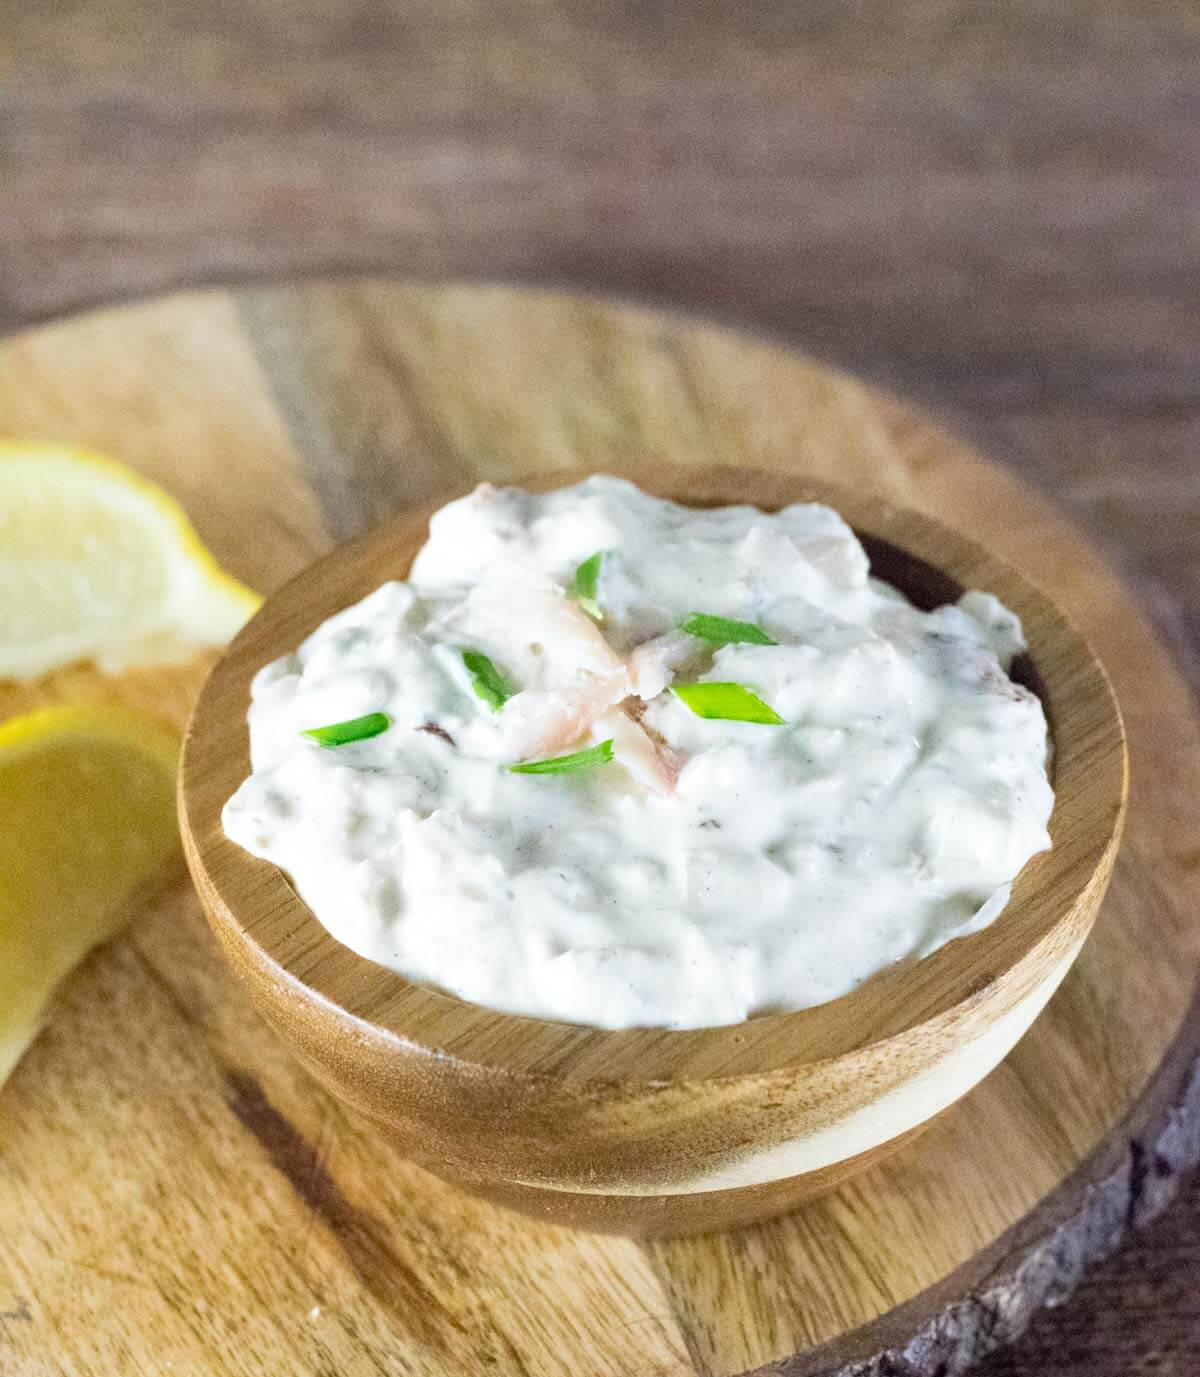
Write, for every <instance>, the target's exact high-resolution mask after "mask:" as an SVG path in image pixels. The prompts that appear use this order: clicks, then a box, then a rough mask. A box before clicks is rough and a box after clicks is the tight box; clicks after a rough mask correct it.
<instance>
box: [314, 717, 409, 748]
mask: <svg viewBox="0 0 1200 1377" xmlns="http://www.w3.org/2000/svg"><path fill="white" fill-rule="evenodd" d="M391 725H392V719H391V718H390V717H389V716H388V715H387V713H386V712H369V713H367V715H366V716H365V717H352V718H350V720H349V721H348V722H331V723H330V724H329V726H328V727H309V729H308V730H307V731H303V732H301V733H300V735H301V736H307V737H308V739H309V740H310V741H315V742H316V743H317V745H318V746H348V745H349V744H350V742H351V741H366V740H367V739H368V737H372V736H378V735H379V733H380V732H385V731H387V729H388V728H389V727H390V726H391Z"/></svg>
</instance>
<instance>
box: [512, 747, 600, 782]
mask: <svg viewBox="0 0 1200 1377" xmlns="http://www.w3.org/2000/svg"><path fill="white" fill-rule="evenodd" d="M612 758H613V743H612V741H611V740H609V741H601V742H600V744H599V745H598V746H589V747H588V748H587V750H586V751H572V752H571V754H570V755H556V756H554V757H552V758H551V759H550V760H529V761H526V762H525V763H524V764H522V765H508V766H506V767H505V768H506V769H507V770H508V772H509V774H512V775H571V774H574V773H575V772H576V771H577V770H590V769H591V768H592V766H593V765H607V764H608V762H609V761H610V760H611V759H612Z"/></svg>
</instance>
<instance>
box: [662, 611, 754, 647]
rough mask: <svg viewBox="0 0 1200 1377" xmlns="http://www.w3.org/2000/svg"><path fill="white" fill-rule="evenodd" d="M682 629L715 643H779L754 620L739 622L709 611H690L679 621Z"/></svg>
mask: <svg viewBox="0 0 1200 1377" xmlns="http://www.w3.org/2000/svg"><path fill="white" fill-rule="evenodd" d="M679 629H680V631H686V632H687V634H688V635H689V636H699V638H700V639H701V640H702V641H711V642H712V643H713V645H742V644H746V645H778V642H777V641H773V640H772V639H771V638H770V636H768V635H767V633H766V632H765V631H764V630H763V629H762V627H761V626H755V625H754V623H753V622H739V621H735V620H734V618H732V617H710V616H709V614H708V613H707V612H689V613H688V615H687V616H686V617H684V619H683V621H681V622H680V623H679Z"/></svg>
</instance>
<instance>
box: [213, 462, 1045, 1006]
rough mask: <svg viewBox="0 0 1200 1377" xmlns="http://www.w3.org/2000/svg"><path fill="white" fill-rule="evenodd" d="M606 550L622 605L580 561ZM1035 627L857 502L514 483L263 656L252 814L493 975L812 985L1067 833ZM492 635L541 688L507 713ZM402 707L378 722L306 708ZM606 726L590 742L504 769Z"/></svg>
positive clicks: (370, 904)
mask: <svg viewBox="0 0 1200 1377" xmlns="http://www.w3.org/2000/svg"><path fill="white" fill-rule="evenodd" d="M597 552H603V557H602V560H601V562H600V575H599V583H598V587H597V590H596V601H597V603H598V604H599V611H600V612H601V613H602V620H600V621H599V622H596V621H595V620H593V619H592V618H590V617H589V616H588V615H587V614H586V613H585V612H584V611H583V610H582V608H581V607H580V605H579V602H578V601H577V600H576V599H574V598H572V596H571V595H570V592H569V590H570V589H571V586H572V580H573V578H574V575H575V571H576V569H577V567H578V566H579V565H580V564H581V563H583V562H584V561H587V560H588V559H589V558H590V557H591V556H592V555H594V554H596V553H597ZM577 591H578V590H577ZM693 612H701V613H705V614H709V615H712V616H717V617H723V618H737V619H739V620H741V621H744V622H750V623H753V624H754V625H755V626H757V627H758V628H759V629H760V630H761V631H762V632H763V633H765V635H766V637H767V638H769V639H771V640H773V641H775V642H776V644H773V645H761V644H749V643H735V644H728V645H723V646H719V647H718V646H714V645H713V644H711V643H710V642H708V641H705V640H702V639H699V638H697V637H695V636H690V635H687V634H685V633H683V632H681V631H679V630H677V629H676V628H677V627H678V626H679V623H680V622H681V621H682V620H683V619H685V618H686V617H687V616H688V615H689V614H691V613H693ZM1023 644H1024V643H1023V640H1022V637H1021V629H1020V625H1019V623H1018V621H1017V619H1016V617H1015V616H1013V615H1012V614H1011V613H1010V612H1008V611H1006V610H1005V609H1004V608H1003V607H1002V606H1001V604H1000V603H999V602H997V600H996V599H995V598H993V597H991V596H990V595H988V594H984V593H967V594H966V595H965V596H964V597H963V598H961V599H960V601H959V603H958V604H957V606H947V607H941V608H939V609H937V610H936V611H934V612H922V611H918V610H917V609H915V608H913V607H912V606H911V605H910V604H909V603H908V602H907V601H906V599H905V598H904V597H903V596H902V595H901V594H900V593H898V592H897V591H896V590H895V589H894V588H892V587H890V586H889V585H887V584H884V583H881V582H879V581H877V580H875V579H872V578H870V577H869V575H868V565H867V558H866V555H865V553H864V551H863V549H862V546H861V545H860V544H859V542H858V540H857V539H856V538H855V536H854V534H853V532H852V531H851V530H850V528H849V527H848V526H847V525H846V523H845V522H844V521H843V520H842V519H841V517H840V516H838V515H837V513H836V512H834V511H832V510H830V509H829V508H828V507H823V506H818V505H803V506H793V507H789V508H787V509H785V510H784V511H781V512H779V513H777V514H775V515H764V514H763V513H762V512H759V511H757V510H756V509H754V508H751V507H726V508H720V509H716V510H709V511H705V510H694V509H689V508H686V507H681V506H677V505H675V504H673V503H670V502H664V501H660V500H658V499H656V498H653V497H649V496H647V495H646V494H644V493H642V492H640V491H639V490H638V489H637V488H635V487H634V486H633V485H631V484H629V483H627V482H624V481H620V480H617V479H613V478H604V477H596V478H591V479H589V480H588V481H587V482H584V483H581V484H579V485H578V486H576V487H573V488H567V489H564V490H562V491H559V492H554V493H550V494H548V495H545V496H533V495H531V494H529V493H526V492H522V491H519V490H515V489H503V490H497V489H495V488H492V487H489V486H486V485H485V486H483V487H480V488H479V489H478V490H477V491H476V492H474V493H473V494H472V495H471V496H470V497H466V498H463V499H462V500H461V501H458V502H453V503H451V504H450V505H449V506H447V507H444V508H443V509H442V510H441V511H440V512H438V513H437V514H436V515H435V516H434V518H433V519H432V521H431V523H430V533H429V540H428V543H427V544H426V545H425V546H424V548H423V549H422V550H421V552H420V553H419V555H418V556H417V559H416V561H415V563H414V564H413V567H412V572H411V574H410V576H409V579H408V581H407V582H393V583H387V584H385V585H384V586H383V587H382V588H380V589H379V590H378V591H377V592H375V593H372V594H371V595H370V596H369V597H367V598H365V599H364V600H363V601H362V602H360V603H358V604H357V605H356V606H354V607H350V608H348V609H346V610H345V611H344V612H341V613H339V614H338V615H337V616H334V617H332V618H330V619H329V620H328V621H327V622H325V623H324V625H322V626H321V627H319V628H318V629H317V630H316V631H315V632H314V633H313V634H312V635H311V636H310V637H309V638H308V639H307V640H306V641H305V642H304V643H303V645H301V646H300V647H299V649H298V650H296V651H295V652H294V653H293V654H291V655H287V656H285V657H284V658H283V659H281V660H277V661H276V662H275V663H274V664H271V665H268V666H267V667H266V668H265V669H263V670H262V671H261V672H260V673H259V674H258V675H257V676H256V678H255V680H254V683H253V689H252V700H253V701H252V703H251V707H250V713H249V724H250V744H251V759H252V765H253V773H252V774H251V776H250V778H249V779H247V780H246V782H245V783H244V784H243V785H242V786H241V788H240V789H239V790H238V791H237V793H236V794H235V795H234V797H233V798H232V799H230V801H229V803H228V804H227V805H226V807H225V811H224V825H225V830H226V832H227V834H228V835H229V836H230V837H231V838H232V839H233V840H234V841H235V842H237V843H239V844H240V845H241V846H243V847H245V848H246V849H247V850H248V851H251V852H253V853H254V855H256V856H261V857H263V858H265V859H267V860H269V861H273V862H274V863H275V864H276V865H279V866H281V867H282V868H283V869H284V870H285V871H286V872H287V873H288V875H289V876H290V877H291V879H292V882H293V883H294V885H295V887H296V889H297V890H298V892H299V893H300V895H301V896H302V897H303V898H304V900H305V901H306V902H307V903H308V905H309V907H310V908H311V909H312V911H313V912H314V913H315V915H316V916H317V918H318V919H319V920H320V921H321V922H322V923H323V924H324V925H325V927H326V928H327V929H328V930H329V931H330V932H331V933H332V934H333V936H334V937H336V938H337V939H338V940H339V941H341V942H344V943H345V944H346V945H347V946H349V947H351V948H352V949H353V950H354V951H356V952H359V953H360V954H361V955H363V956H365V957H368V958H369V959H370V960H372V961H376V962H379V963H380V964H382V965H384V966H389V967H391V968H392V969H393V970H396V971H398V972H400V973H401V974H403V975H405V976H408V977H410V978H411V979H414V980H418V981H424V982H428V983H430V984H432V985H436V986H438V987H440V988H441V989H443V990H447V991H450V992H451V993H453V994H456V995H459V996H461V997H462V998H464V999H467V1000H471V1001H474V1002H475V1003H478V1004H482V1005H486V1006H489V1007H492V1008H496V1009H503V1010H507V1011H510V1012H514V1013H522V1014H531V1015H536V1016H539V1017H543V1018H552V1019H561V1020H565V1021H568V1022H572V1023H585V1024H593V1025H597V1026H600V1027H606V1028H624V1027H634V1026H662V1027H671V1028H688V1027H701V1026H708V1025H715V1024H724V1023H733V1022H737V1021H739V1020H741V1019H745V1018H747V1017H749V1016H750V1015H752V1014H756V1013H761V1012H765V1011H769V1010H784V1009H801V1008H805V1007H806V1006H809V1005H814V1004H820V1003H822V1002H823V1001H825V1000H830V999H835V998H837V997H838V996H839V995H843V994H845V993H847V992H848V991H849V990H852V989H853V988H854V987H855V986H856V985H858V984H859V983H860V982H861V981H863V980H865V979H867V978H868V977H869V976H871V975H873V974H875V973H876V972H878V971H880V970H882V969H884V968H885V967H887V966H889V965H891V964H892V963H893V962H897V961H901V960H904V959H906V958H915V957H923V956H926V955H928V954H929V953H931V952H933V951H936V950H937V948H939V947H941V946H942V945H943V944H944V943H946V942H948V941H950V940H951V939H952V938H955V937H959V936H961V935H963V934H965V933H968V932H973V931H975V930H977V929H979V928H981V927H983V926H985V925H986V924H988V923H990V922H991V921H992V920H993V919H994V918H995V917H996V916H997V914H999V913H1000V911H1001V910H1002V909H1003V908H1004V905H1005V904H1006V903H1007V901H1008V898H1009V892H1010V883H1011V881H1012V880H1013V878H1014V877H1015V876H1016V874H1017V873H1018V871H1019V870H1020V869H1021V867H1022V866H1024V864H1025V863H1026V861H1028V860H1029V858H1030V857H1031V856H1032V855H1034V854H1035V853H1036V852H1038V851H1042V850H1044V849H1045V848H1047V847H1048V846H1049V844H1050V841H1049V836H1048V834H1047V831H1046V823H1047V819H1048V818H1049V815H1050V810H1051V806H1052V803H1053V794H1052V791H1051V788H1050V784H1049V782H1048V779H1047V775H1046V762H1047V733H1046V723H1045V719H1044V717H1043V714H1042V708H1041V705H1040V703H1039V702H1038V700H1037V699H1036V698H1035V697H1034V696H1033V695H1032V694H1030V693H1029V692H1027V691H1026V690H1025V689H1023V688H1020V687H1018V686H1016V685H1014V684H1013V683H1012V682H1011V681H1010V680H1009V678H1008V677H1007V675H1006V673H1005V669H1006V668H1007V666H1008V664H1009V661H1010V659H1011V657H1012V656H1013V655H1014V654H1015V653H1016V652H1017V651H1019V650H1020V649H1021V648H1023ZM464 649H469V650H475V651H478V652H482V653H483V654H484V655H486V656H488V657H489V658H490V660H491V661H492V663H493V664H494V666H495V667H496V669H497V671H498V672H500V673H501V674H502V675H503V676H504V678H505V679H506V680H507V683H508V685H509V686H510V688H511V689H512V690H514V696H512V697H510V698H508V700H507V701H506V702H504V703H503V706H501V707H500V708H499V710H498V711H493V710H492V709H491V708H490V707H489V705H488V703H487V702H485V701H483V700H482V699H481V698H480V697H479V696H478V695H477V693H476V691H475V689H474V688H473V683H472V678H471V675H470V674H469V673H468V670H467V668H466V666H465V665H464V661H463V650H464ZM697 682H718V683H735V684H738V685H741V686H743V687H744V688H745V689H746V690H749V691H750V692H752V693H753V694H754V695H755V696H756V697H757V698H758V699H759V700H761V702H763V703H765V704H767V705H768V706H769V708H770V709H772V710H773V711H774V713H775V714H776V715H777V716H778V717H780V718H782V719H783V724H782V725H762V724H758V723H750V722H744V721H726V720H710V719H706V718H701V717H699V716H697V715H695V713H693V712H692V711H691V710H690V709H689V708H688V707H687V706H685V704H684V702H683V701H681V699H680V698H679V697H678V696H677V695H676V693H675V692H673V691H672V687H671V686H672V685H675V686H676V687H678V686H680V685H685V684H692V683H697ZM372 713H382V714H386V716H387V718H388V719H389V720H390V725H389V726H387V728H386V730H383V731H382V732H381V733H380V734H379V735H376V736H373V737H371V738H370V739H367V740H361V741H355V742H352V743H350V744H346V745H341V746H338V747H335V748H327V747H322V746H320V745H317V744H315V743H314V742H313V741H312V740H310V739H308V738H306V737H304V736H302V735H301V732H302V731H304V730H306V729H309V728H313V727H320V726H324V725H327V724H334V723H339V722H342V721H345V720H348V719H355V718H358V717H361V716H363V715H365V714H372ZM609 740H611V741H612V742H613V748H612V749H613V753H614V758H613V759H612V761H611V762H609V763H604V764H599V765H595V766H593V767H591V768H588V769H583V770H579V771H578V772H575V773H567V774H545V775H527V774H514V773H511V772H510V771H509V770H508V769H506V768H505V767H506V766H508V765H510V764H512V763H515V762H518V761H522V760H529V759H540V758H546V757H553V756H557V755H561V754H563V753H569V752H574V751H577V750H579V749H581V748H585V747H588V746H589V745H593V744H596V743H600V742H604V741H609Z"/></svg>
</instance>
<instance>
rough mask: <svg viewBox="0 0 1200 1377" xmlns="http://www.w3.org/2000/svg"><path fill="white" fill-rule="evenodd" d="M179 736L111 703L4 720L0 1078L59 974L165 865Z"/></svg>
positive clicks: (172, 849)
mask: <svg viewBox="0 0 1200 1377" xmlns="http://www.w3.org/2000/svg"><path fill="white" fill-rule="evenodd" d="M177 751H178V739H177V737H176V736H175V734H174V733H173V732H172V731H171V730H170V729H169V728H167V727H164V726H161V725H159V724H158V723H157V722H154V721H153V720H151V719H148V718H145V717H143V716H141V715H140V714H137V713H133V712H129V711H125V710H123V709H117V708H104V707H88V706H67V707H54V708H44V709H41V710H39V711H37V712H31V713H26V714H24V715H23V716H21V717H14V718H10V719H9V720H8V721H7V722H3V723H0V1082H2V1081H3V1080H4V1078H5V1077H6V1076H7V1075H8V1073H9V1072H10V1071H11V1070H12V1068H13V1067H14V1066H15V1065H16V1063H17V1060H18V1058H19V1057H20V1056H21V1053H22V1052H23V1051H24V1050H25V1048H26V1047H27V1046H28V1045H29V1043H30V1042H31V1041H32V1039H33V1037H34V1035H35V1034H36V1033H37V1030H38V1027H39V1025H40V1022H41V1018H42V1011H43V1009H44V1008H45V1005H46V1001H47V1000H48V999H49V997H50V994H51V993H52V992H53V990H54V987H55V986H56V985H57V984H58V983H59V981H60V980H61V979H62V978H63V977H64V976H65V975H66V974H67V973H68V972H69V971H70V970H71V969H72V968H73V967H74V966H75V965H76V964H77V963H78V962H79V961H80V960H81V959H82V958H83V957H84V956H85V955H86V954H87V953H88V952H89V951H90V950H91V949H92V947H94V946H95V945H96V944H97V943H98V942H102V941H103V940H104V939H105V938H106V937H109V936H110V935H111V934H112V933H114V932H115V931H116V930H117V929H118V928H119V927H120V926H121V925H122V923H123V922H124V921H125V919H126V918H127V917H128V916H129V914H130V912H131V910H132V908H133V907H134V906H135V904H136V900H137V898H138V896H139V895H140V894H144V893H146V892H147V891H148V890H149V889H150V887H151V886H152V885H153V883H154V882H155V881H156V880H158V879H160V878H161V877H162V876H163V875H164V874H166V873H169V866H170V863H171V861H172V858H173V857H174V855H175V854H176V853H177V852H178V849H179V834H178V830H177V828H176V823H175V808H174V779H175V761H176V755H177Z"/></svg>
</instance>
